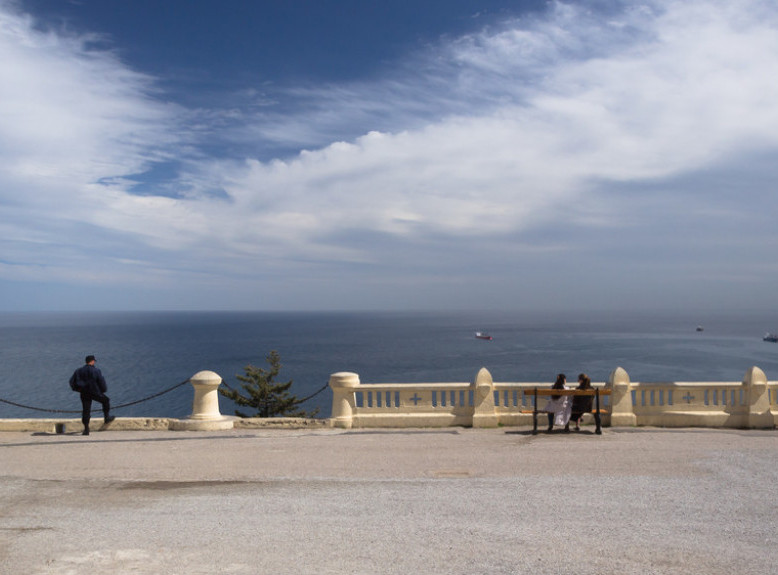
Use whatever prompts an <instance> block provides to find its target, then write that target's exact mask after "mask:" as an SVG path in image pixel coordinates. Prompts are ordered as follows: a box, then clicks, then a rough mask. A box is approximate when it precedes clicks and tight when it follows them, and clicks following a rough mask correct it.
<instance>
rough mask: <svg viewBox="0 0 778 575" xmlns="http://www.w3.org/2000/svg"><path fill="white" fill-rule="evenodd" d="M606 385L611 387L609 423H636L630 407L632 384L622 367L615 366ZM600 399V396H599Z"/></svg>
mask: <svg viewBox="0 0 778 575" xmlns="http://www.w3.org/2000/svg"><path fill="white" fill-rule="evenodd" d="M606 387H608V388H610V389H611V409H610V411H611V415H610V424H611V425H618V426H633V425H637V417H635V411H634V409H633V408H632V389H631V388H632V384H631V383H630V381H629V375H628V374H627V372H626V371H624V369H623V368H621V367H617V368H616V369H614V370H613V371H612V372H611V374H610V376H609V377H608V383H607V384H606ZM600 400H601V401H602V398H600Z"/></svg>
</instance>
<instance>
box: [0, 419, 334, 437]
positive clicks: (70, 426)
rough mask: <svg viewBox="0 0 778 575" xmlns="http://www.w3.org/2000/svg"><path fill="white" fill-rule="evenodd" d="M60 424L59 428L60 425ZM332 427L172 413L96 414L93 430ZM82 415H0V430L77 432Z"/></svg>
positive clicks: (320, 423) (317, 422) (311, 421)
mask: <svg viewBox="0 0 778 575" xmlns="http://www.w3.org/2000/svg"><path fill="white" fill-rule="evenodd" d="M58 427H59V429H58ZM326 427H332V424H331V423H330V420H329V419H304V418H298V417H270V418H248V419H240V418H233V417H230V416H226V417H224V418H222V419H220V420H218V421H207V420H202V421H200V420H191V419H174V418H168V417H117V418H116V419H115V420H114V421H113V422H112V423H110V424H109V425H107V426H104V424H103V421H102V418H101V417H96V418H92V422H91V425H90V428H91V429H92V430H93V431H97V430H100V429H104V430H106V431H109V430H110V431H168V430H178V431H187V430H196V431H202V430H206V431H214V430H224V429H233V428H234V429H259V428H272V429H305V428H326ZM83 429H84V426H83V425H82V424H81V419H80V418H78V419H68V418H48V419H0V432H3V431H23V432H38V433H75V432H79V433H80V432H81V431H83Z"/></svg>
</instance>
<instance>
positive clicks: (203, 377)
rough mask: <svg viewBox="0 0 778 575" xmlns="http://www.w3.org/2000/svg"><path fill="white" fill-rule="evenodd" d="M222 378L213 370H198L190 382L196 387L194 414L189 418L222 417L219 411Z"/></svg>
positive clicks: (193, 404)
mask: <svg viewBox="0 0 778 575" xmlns="http://www.w3.org/2000/svg"><path fill="white" fill-rule="evenodd" d="M221 382H222V378H221V376H219V374H218V373H214V372H213V371H198V372H197V373H196V374H194V375H193V376H192V377H191V378H190V379H189V383H191V384H192V387H194V401H193V402H192V415H191V416H189V419H194V420H202V421H204V420H208V419H221V417H222V414H221V413H220V412H219V386H220V385H221Z"/></svg>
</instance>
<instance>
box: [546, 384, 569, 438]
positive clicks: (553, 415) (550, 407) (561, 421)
mask: <svg viewBox="0 0 778 575" xmlns="http://www.w3.org/2000/svg"><path fill="white" fill-rule="evenodd" d="M566 383H567V379H566V378H565V374H564V373H560V374H559V375H557V377H556V381H555V382H554V385H552V386H551V389H567V386H566V385H565V384H566ZM571 407H572V405H571V402H570V396H568V395H552V396H551V397H550V398H549V400H548V403H547V404H546V408H545V409H544V411H547V412H548V431H549V432H551V430H552V429H554V424H556V425H564V426H567V424H568V422H569V421H570V408H571Z"/></svg>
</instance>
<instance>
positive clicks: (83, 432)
mask: <svg viewBox="0 0 778 575" xmlns="http://www.w3.org/2000/svg"><path fill="white" fill-rule="evenodd" d="M81 435H89V430H88V429H85V430H84V431H82V432H81Z"/></svg>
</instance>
